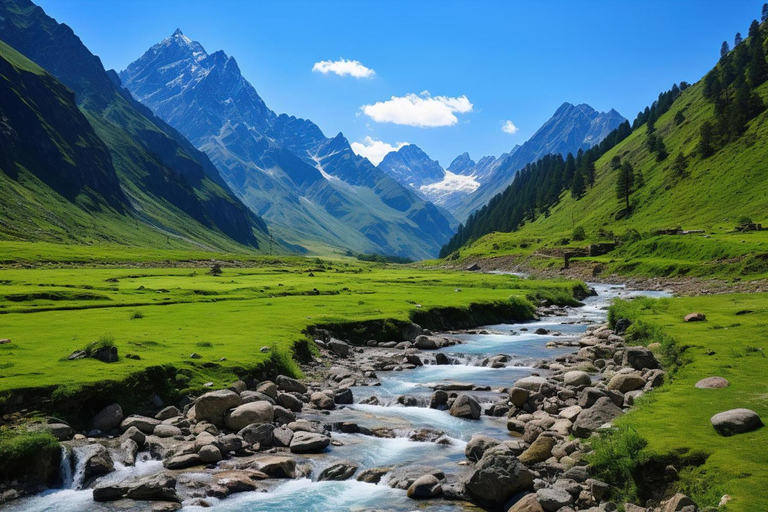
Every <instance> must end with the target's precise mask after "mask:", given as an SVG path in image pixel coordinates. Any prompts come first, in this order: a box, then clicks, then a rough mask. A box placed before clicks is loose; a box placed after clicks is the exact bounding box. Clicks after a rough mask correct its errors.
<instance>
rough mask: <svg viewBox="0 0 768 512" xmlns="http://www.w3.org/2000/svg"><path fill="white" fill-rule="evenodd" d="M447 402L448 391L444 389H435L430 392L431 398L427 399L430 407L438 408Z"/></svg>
mask: <svg viewBox="0 0 768 512" xmlns="http://www.w3.org/2000/svg"><path fill="white" fill-rule="evenodd" d="M447 403H448V393H446V392H445V391H441V390H437V391H435V392H434V393H432V398H430V400H429V407H430V409H439V408H441V407H443V406H445V405H446V404H447Z"/></svg>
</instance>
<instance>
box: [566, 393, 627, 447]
mask: <svg viewBox="0 0 768 512" xmlns="http://www.w3.org/2000/svg"><path fill="white" fill-rule="evenodd" d="M622 414H623V411H622V410H621V408H619V407H617V406H616V405H615V404H614V403H613V402H612V401H611V399H610V398H608V397H603V398H600V399H599V400H598V401H597V402H595V404H594V405H593V406H592V407H590V408H589V409H586V410H584V411H582V412H581V414H579V417H578V418H576V421H575V422H574V423H573V434H574V435H575V436H576V437H582V438H583V437H589V436H590V435H592V432H594V431H595V430H597V429H598V428H600V427H601V426H602V425H603V424H605V423H608V422H610V421H612V420H613V419H614V418H616V417H618V416H620V415H622Z"/></svg>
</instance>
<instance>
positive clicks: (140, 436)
mask: <svg viewBox="0 0 768 512" xmlns="http://www.w3.org/2000/svg"><path fill="white" fill-rule="evenodd" d="M146 438H147V436H145V435H144V433H143V432H142V431H141V430H139V429H137V428H136V427H133V426H132V427H129V428H128V430H126V431H125V432H123V435H121V436H120V441H125V440H126V439H131V440H132V441H133V442H135V443H136V444H137V445H138V446H139V447H142V446H144V441H145V440H146Z"/></svg>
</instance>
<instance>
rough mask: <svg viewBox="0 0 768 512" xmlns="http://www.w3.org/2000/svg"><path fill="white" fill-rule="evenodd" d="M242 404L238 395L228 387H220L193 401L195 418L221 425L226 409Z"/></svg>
mask: <svg viewBox="0 0 768 512" xmlns="http://www.w3.org/2000/svg"><path fill="white" fill-rule="evenodd" d="M240 404H242V400H241V399H240V395H238V394H237V393H235V392H234V391H232V390H230V389H220V390H218V391H211V392H209V393H206V394H204V395H202V396H201V397H200V398H198V399H197V401H196V402H195V419H196V420H197V421H210V422H211V423H213V424H214V425H221V424H222V422H223V421H224V416H225V415H226V414H227V411H229V410H230V409H233V408H235V407H237V406H239V405H240Z"/></svg>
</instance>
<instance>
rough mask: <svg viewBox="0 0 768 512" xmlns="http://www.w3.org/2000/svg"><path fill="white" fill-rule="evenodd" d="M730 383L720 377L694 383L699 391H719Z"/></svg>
mask: <svg viewBox="0 0 768 512" xmlns="http://www.w3.org/2000/svg"><path fill="white" fill-rule="evenodd" d="M729 384H730V383H729V382H728V381H727V380H726V379H724V378H722V377H707V378H706V379H701V380H700V381H699V382H697V383H696V387H697V388H699V389H721V388H727V387H728V385H729Z"/></svg>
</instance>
